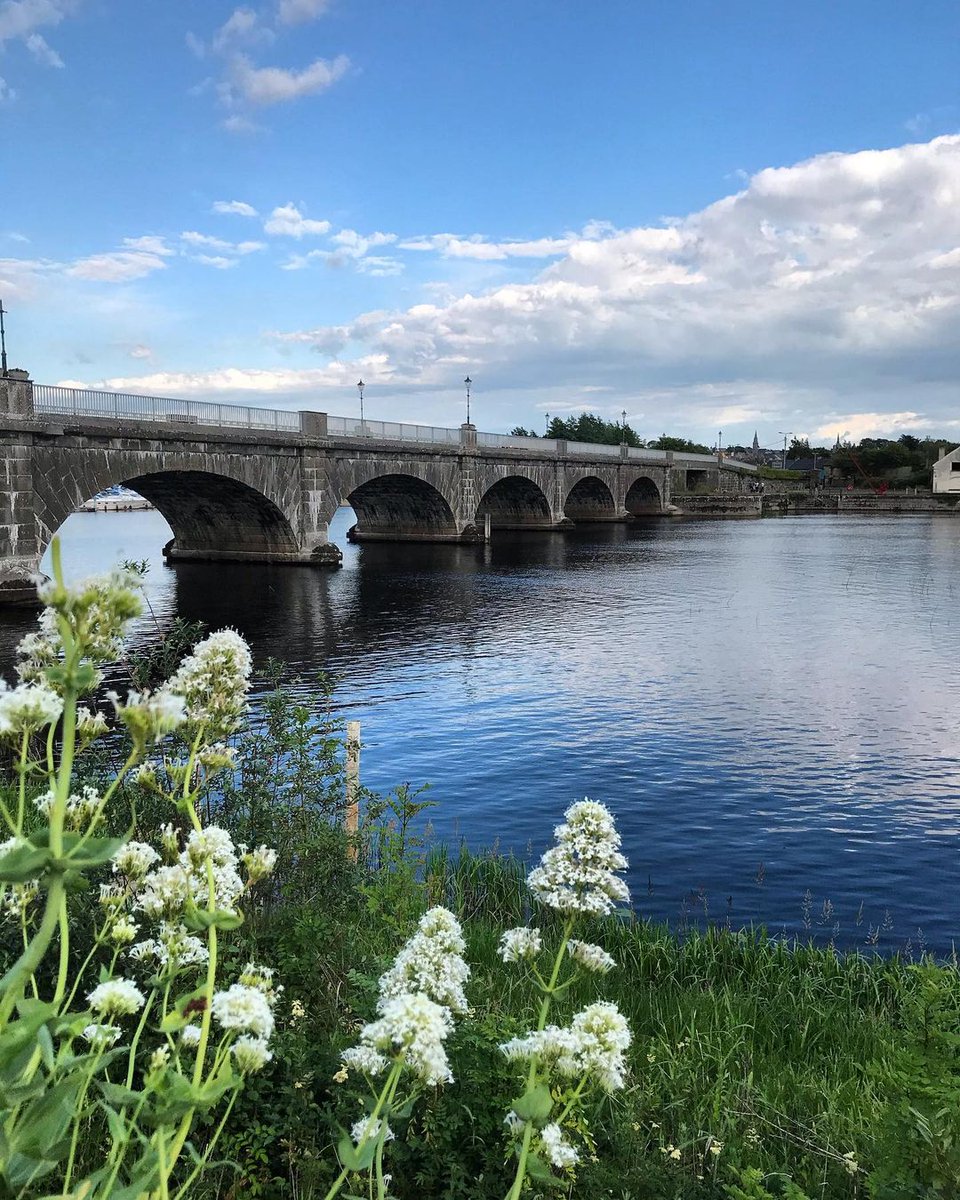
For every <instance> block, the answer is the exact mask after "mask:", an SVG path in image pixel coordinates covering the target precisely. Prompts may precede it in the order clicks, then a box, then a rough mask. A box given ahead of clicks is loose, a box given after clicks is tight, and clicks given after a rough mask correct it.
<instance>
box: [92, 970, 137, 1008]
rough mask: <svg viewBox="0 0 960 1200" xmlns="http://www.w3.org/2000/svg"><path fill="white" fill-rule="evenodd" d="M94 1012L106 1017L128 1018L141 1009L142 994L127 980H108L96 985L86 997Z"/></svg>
mask: <svg viewBox="0 0 960 1200" xmlns="http://www.w3.org/2000/svg"><path fill="white" fill-rule="evenodd" d="M87 1003H88V1004H89V1005H90V1007H91V1008H92V1009H94V1011H95V1012H99V1013H104V1014H106V1015H108V1016H118V1017H124V1016H130V1014H131V1013H135V1012H138V1011H139V1010H140V1009H141V1008H143V1004H144V996H143V992H141V991H140V989H139V988H138V987H137V985H136V984H135V983H133V982H132V981H131V980H129V979H108V980H107V982H106V983H101V984H98V985H97V986H96V987H95V988H94V989H93V991H92V992H90V994H89V995H88V996H87Z"/></svg>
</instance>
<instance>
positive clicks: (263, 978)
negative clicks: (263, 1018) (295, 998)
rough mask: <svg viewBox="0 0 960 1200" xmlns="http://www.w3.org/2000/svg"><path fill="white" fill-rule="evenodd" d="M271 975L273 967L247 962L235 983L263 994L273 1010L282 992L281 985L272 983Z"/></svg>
mask: <svg viewBox="0 0 960 1200" xmlns="http://www.w3.org/2000/svg"><path fill="white" fill-rule="evenodd" d="M273 975H274V971H273V967H264V966H262V965H260V964H259V963H254V962H248V963H247V965H246V966H245V967H244V968H243V970H242V971H241V972H240V976H239V978H238V980H237V982H238V983H242V984H243V985H244V986H245V987H253V988H257V989H258V990H259V991H261V992H263V994H264V996H266V998H267V1003H268V1004H269V1005H270V1007H271V1008H273V1007H274V1005H275V1004H276V1002H277V1000H278V999H279V998H280V993H281V992H282V991H283V984H282V983H280V984H277V983H274V982H273Z"/></svg>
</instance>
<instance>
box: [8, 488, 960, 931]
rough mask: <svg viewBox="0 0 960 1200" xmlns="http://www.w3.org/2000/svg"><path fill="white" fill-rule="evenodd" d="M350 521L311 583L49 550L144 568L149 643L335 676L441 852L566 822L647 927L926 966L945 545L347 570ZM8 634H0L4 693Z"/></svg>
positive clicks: (668, 530)
mask: <svg viewBox="0 0 960 1200" xmlns="http://www.w3.org/2000/svg"><path fill="white" fill-rule="evenodd" d="M350 523H352V517H351V514H350V513H349V511H341V512H340V513H339V514H338V516H337V520H336V523H335V526H334V529H333V535H334V537H335V539H336V540H337V541H338V542H339V543H340V544H341V545H342V546H343V547H344V564H343V569H342V570H341V571H337V572H330V573H327V572H323V571H315V570H311V569H309V568H301V567H277V568H268V567H254V566H239V565H236V566H235V565H217V566H208V565H202V564H182V565H179V566H176V567H169V566H167V565H165V564H164V562H163V559H162V557H161V555H160V547H161V545H162V544H163V542H164V541H165V540H166V539H167V538H168V537H169V536H170V535H169V532H168V529H167V526H166V524H165V522H164V521H163V519H162V518H161V517H160V516H159V514H157V513H155V512H146V513H116V514H114V513H84V514H78V515H76V516H74V517H71V518H70V520H69V521H68V523H67V524H66V525H65V526H64V529H63V531H62V537H63V542H64V553H65V559H66V563H67V570H68V571H69V572H70V573H72V574H77V573H89V572H91V571H96V570H100V569H104V568H106V567H107V566H109V565H110V564H111V562H113V561H114V560H116V559H117V558H137V559H143V558H146V559H148V560H149V561H150V563H151V571H150V575H149V577H148V579H149V583H148V588H149V596H150V601H151V604H152V606H153V609H154V611H155V613H156V615H157V617H158V619H159V621H160V622H161V625H162V623H163V622H164V621H165V620H167V619H169V618H170V617H171V616H172V615H173V614H175V613H179V614H180V615H182V616H184V617H187V618H191V619H202V620H203V621H205V622H207V623H208V625H210V626H212V627H215V628H216V627H220V626H222V625H232V626H234V627H236V628H237V629H239V630H240V631H241V632H242V633H243V634H244V635H245V636H246V637H247V638H248V639H249V640H250V642H251V644H252V647H253V650H254V654H255V657H256V659H257V661H258V662H261V663H262V662H263V661H264V660H265V659H266V658H267V657H270V656H273V657H275V658H280V659H283V660H284V661H285V662H286V663H287V664H289V669H290V671H291V672H292V673H294V674H300V675H302V676H303V677H304V678H305V679H309V677H310V675H311V674H312V673H314V672H315V671H316V670H318V669H320V668H324V669H326V670H329V671H332V672H334V673H335V674H337V675H338V676H339V677H340V680H341V683H340V686H339V689H338V692H337V697H338V700H339V703H340V705H341V709H342V713H343V715H344V717H347V718H356V719H359V720H360V721H361V722H362V729H363V734H362V736H363V742H364V752H363V778H364V782H365V783H367V784H368V785H369V786H371V787H374V788H382V789H388V788H390V787H391V786H393V785H395V784H397V783H399V782H402V781H404V780H409V781H411V782H414V783H419V782H430V783H431V784H432V791H431V797H432V799H434V800H435V801H437V807H436V808H435V809H434V810H433V813H432V821H433V826H434V828H435V831H436V836H437V837H438V838H440V839H445V840H447V841H450V842H454V843H455V842H458V841H459V840H460V839H464V840H465V841H466V842H467V844H469V845H471V846H475V847H482V846H490V845H493V844H496V845H497V846H498V847H499V848H500V849H504V850H514V851H516V852H517V853H518V854H520V855H522V856H524V857H529V856H530V855H532V854H537V853H539V852H540V850H541V849H542V848H543V847H544V845H545V844H546V843H547V842H548V840H549V838H550V832H551V829H552V826H553V825H554V824H555V823H556V822H557V821H558V820H559V818H560V816H561V814H562V811H563V809H564V807H565V806H566V805H567V804H568V803H569V802H570V801H572V800H575V799H577V798H580V797H582V796H591V797H592V798H594V799H598V800H603V801H605V802H606V803H607V804H608V805H609V806H610V807H611V808H612V809H613V810H614V812H615V813H616V815H617V818H618V821H619V824H620V828H621V830H622V833H623V840H624V850H625V852H626V854H627V855H628V857H629V859H630V864H631V870H630V877H631V884H632V887H633V892H634V898H635V902H636V907H637V908H638V910H639V911H640V912H642V913H643V914H645V915H650V916H653V917H658V918H660V917H663V918H668V919H670V920H671V921H673V922H680V923H681V924H683V923H684V922H686V921H693V920H696V921H698V922H700V923H702V921H703V919H704V916H705V915H708V916H709V918H710V919H713V920H718V921H724V920H727V919H729V920H730V921H731V922H732V923H733V924H734V925H735V926H740V925H745V924H749V923H751V922H754V923H764V924H766V925H767V927H768V928H770V929H771V930H775V931H781V930H786V931H787V932H788V933H790V934H793V933H799V934H801V935H804V934H806V933H807V932H809V933H811V934H813V935H815V936H817V937H818V939H820V940H824V941H825V940H829V939H830V938H831V937H834V938H835V939H836V941H837V943H838V944H839V945H844V946H850V945H874V944H875V945H877V946H879V947H880V948H885V949H889V948H891V947H903V946H904V945H905V944H906V943H907V942H908V941H909V943H910V946H911V947H912V949H913V950H914V951H916V950H918V949H920V948H922V947H924V946H926V947H928V948H931V949H935V950H937V951H947V950H949V948H950V946H951V943H952V940H953V938H954V937H955V936H956V934H957V932H958V930H960V920H958V900H957V897H958V894H960V841H958V834H960V670H958V667H957V647H958V646H960V604H958V598H960V597H958V592H960V520H955V519H953V518H950V517H942V516H941V517H937V516H912V517H899V518H898V517H883V516H877V517H854V516H851V517H845V518H836V517H799V518H789V517H787V518H782V519H773V520H764V521H728V522H722V521H721V522H708V521H703V522H676V521H669V520H653V521H651V522H649V523H646V524H642V525H637V526H635V527H629V528H628V527H625V526H583V527H580V528H579V529H577V530H576V531H574V532H571V533H568V534H536V533H530V534H502V535H500V536H499V537H496V538H495V540H494V541H493V542H492V543H491V544H490V545H488V546H486V547H466V546H463V547H461V546H417V545H394V546H390V545H370V546H364V547H354V546H350V545H348V544H347V543H346V542H345V539H344V536H343V535H344V533H345V531H346V528H347V527H348V525H349V524H350ZM31 620H32V618H31V617H29V616H27V615H25V614H23V613H17V612H11V611H9V610H7V611H3V612H2V613H0V658H2V660H3V663H4V666H6V664H8V663H9V662H10V660H11V656H12V648H13V646H14V645H15V643H16V641H17V640H18V638H19V637H20V636H22V634H23V633H24V632H25V631H26V630H27V628H28V627H29V625H30V623H31ZM135 636H136V638H137V639H139V640H141V641H142V640H144V639H149V638H150V637H155V636H157V634H156V627H155V626H154V624H153V623H152V622H141V623H140V625H139V627H138V629H137V630H136V633H135ZM304 686H309V685H308V684H305V685H304Z"/></svg>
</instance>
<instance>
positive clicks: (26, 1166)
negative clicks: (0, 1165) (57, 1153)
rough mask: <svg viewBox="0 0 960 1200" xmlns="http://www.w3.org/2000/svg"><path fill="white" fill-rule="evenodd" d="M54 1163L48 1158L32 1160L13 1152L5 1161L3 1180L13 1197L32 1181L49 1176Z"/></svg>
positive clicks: (25, 1155)
mask: <svg viewBox="0 0 960 1200" xmlns="http://www.w3.org/2000/svg"><path fill="white" fill-rule="evenodd" d="M56 1165H57V1164H56V1161H55V1160H53V1159H49V1158H34V1157H32V1156H31V1155H28V1154H21V1153H20V1152H19V1150H15V1151H14V1152H13V1153H12V1154H11V1155H10V1157H9V1158H8V1159H7V1161H6V1164H5V1166H6V1170H5V1171H4V1172H3V1178H4V1180H5V1181H6V1183H7V1184H8V1185H9V1186H10V1188H11V1189H12V1191H13V1194H14V1195H17V1194H18V1193H19V1192H20V1191H21V1190H22V1189H24V1188H26V1187H27V1186H28V1185H29V1184H31V1183H33V1182H34V1180H36V1179H40V1178H42V1177H43V1176H44V1175H49V1174H50V1172H51V1171H52V1170H53V1169H54V1167H55V1166H56Z"/></svg>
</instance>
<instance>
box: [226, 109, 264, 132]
mask: <svg viewBox="0 0 960 1200" xmlns="http://www.w3.org/2000/svg"><path fill="white" fill-rule="evenodd" d="M221 124H222V125H223V127H224V129H226V131H227V132H228V133H257V132H258V131H259V129H260V126H259V125H257V124H256V123H255V122H253V121H251V120H250V119H249V118H248V117H242V116H240V114H239V113H233V114H232V115H231V116H229V117H225V118H224V120H223V121H222V122H221Z"/></svg>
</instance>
